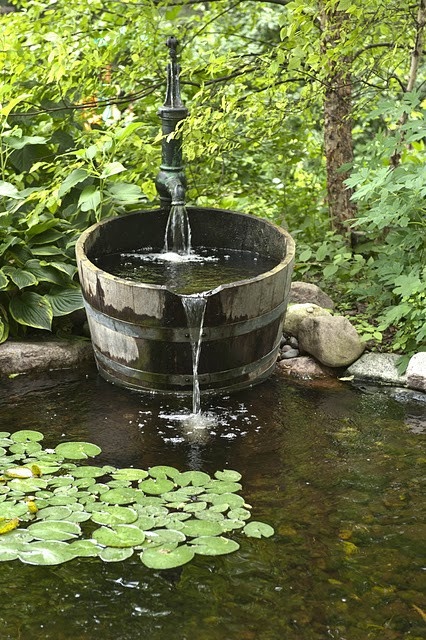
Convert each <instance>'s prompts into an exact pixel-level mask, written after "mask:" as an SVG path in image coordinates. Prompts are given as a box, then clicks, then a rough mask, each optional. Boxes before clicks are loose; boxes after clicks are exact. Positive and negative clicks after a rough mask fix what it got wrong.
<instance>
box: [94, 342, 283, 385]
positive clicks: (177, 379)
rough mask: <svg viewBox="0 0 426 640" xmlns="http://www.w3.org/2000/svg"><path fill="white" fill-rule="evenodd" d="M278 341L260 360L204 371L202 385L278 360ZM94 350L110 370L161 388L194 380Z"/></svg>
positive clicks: (118, 374)
mask: <svg viewBox="0 0 426 640" xmlns="http://www.w3.org/2000/svg"><path fill="white" fill-rule="evenodd" d="M279 342H280V341H278V342H277V343H276V344H275V346H274V348H273V349H272V350H271V351H270V352H269V353H267V354H266V355H265V356H262V358H259V360H256V361H255V362H251V363H250V364H246V365H243V366H242V367H235V368H234V369H226V370H225V371H217V372H214V373H203V374H200V375H199V376H198V381H199V383H200V385H205V384H214V383H215V382H223V381H226V380H232V379H235V378H238V377H239V376H243V375H247V374H250V373H252V372H253V371H257V370H261V369H262V367H265V366H269V364H270V362H273V361H274V360H276V357H277V354H278V348H279ZM94 352H95V356H96V359H97V361H98V363H99V364H100V365H104V366H106V367H108V369H109V370H110V371H114V372H116V373H117V376H127V377H128V378H132V379H134V380H140V381H141V382H146V383H147V384H151V385H153V386H154V387H155V386H157V388H160V387H161V386H162V385H164V386H165V387H171V386H178V387H179V386H180V387H184V386H186V387H187V386H188V385H191V384H192V382H193V376H192V375H190V374H167V373H155V372H151V371H140V370H139V369H135V368H133V367H129V366H127V365H124V364H121V363H119V362H115V361H114V360H112V359H111V358H109V357H108V356H106V355H105V354H104V353H101V352H100V351H99V349H97V348H96V347H95V346H94Z"/></svg>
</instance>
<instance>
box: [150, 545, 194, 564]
mask: <svg viewBox="0 0 426 640" xmlns="http://www.w3.org/2000/svg"><path fill="white" fill-rule="evenodd" d="M194 555H195V552H194V549H192V548H191V547H189V546H188V545H181V546H180V547H176V548H175V549H168V548H167V546H161V547H155V548H153V549H145V551H143V552H142V553H141V554H140V559H141V561H142V563H143V564H144V565H145V566H146V567H148V568H149V569H173V568H175V567H180V566H182V565H184V564H186V563H187V562H189V561H190V560H192V558H193V557H194Z"/></svg>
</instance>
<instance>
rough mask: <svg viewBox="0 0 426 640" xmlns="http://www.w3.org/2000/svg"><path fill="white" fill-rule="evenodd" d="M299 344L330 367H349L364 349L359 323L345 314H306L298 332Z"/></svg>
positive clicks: (302, 348)
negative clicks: (354, 324)
mask: <svg viewBox="0 0 426 640" xmlns="http://www.w3.org/2000/svg"><path fill="white" fill-rule="evenodd" d="M298 339H299V346H300V349H301V350H302V351H305V352H307V353H310V354H311V355H312V356H314V358H316V359H317V360H319V362H321V363H322V364H325V365H326V366H327V367H347V366H348V365H349V364H352V362H354V361H355V360H357V359H358V358H359V357H360V355H361V354H362V352H363V351H364V348H365V345H364V344H363V343H362V342H361V339H360V337H359V335H358V332H357V330H356V329H355V327H354V326H353V325H352V324H351V323H350V322H349V320H348V319H347V318H344V317H343V316H331V315H328V316H318V317H309V318H305V319H304V320H303V321H302V322H301V324H300V326H299V332H298Z"/></svg>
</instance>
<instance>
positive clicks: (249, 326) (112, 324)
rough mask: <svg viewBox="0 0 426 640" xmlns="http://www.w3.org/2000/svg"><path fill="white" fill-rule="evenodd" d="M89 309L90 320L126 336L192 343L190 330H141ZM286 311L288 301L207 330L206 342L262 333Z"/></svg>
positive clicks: (204, 329) (204, 337) (167, 328)
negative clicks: (252, 332)
mask: <svg viewBox="0 0 426 640" xmlns="http://www.w3.org/2000/svg"><path fill="white" fill-rule="evenodd" d="M85 307H86V312H87V315H88V317H89V319H93V320H94V321H95V322H97V323H98V324H101V325H102V326H104V327H107V328H108V329H111V330H112V331H115V332H117V333H120V334H123V335H125V336H130V337H132V338H141V339H143V340H158V341H161V342H189V339H190V338H189V332H188V327H152V326H151V327H147V326H140V325H137V324H133V323H131V322H126V321H124V320H119V319H118V318H113V317H111V316H108V315H106V314H105V313H102V311H98V310H97V309H94V308H93V307H92V306H91V305H90V304H88V303H87V302H86V303H85ZM286 307H287V300H286V299H284V300H283V301H282V302H281V303H280V304H279V305H278V306H276V307H275V308H274V309H272V310H271V311H268V312H267V313H264V314H263V315H260V316H257V317H256V318H250V319H249V320H241V321H240V322H233V323H229V324H223V325H219V326H215V327H203V332H202V338H203V340H204V341H205V342H208V341H210V340H223V339H224V338H231V337H234V336H240V335H243V334H245V333H250V332H251V331H255V330H256V329H261V328H263V327H265V326H267V325H268V324H270V323H271V322H273V321H274V320H276V319H277V318H279V317H280V316H281V315H282V314H283V313H284V311H285V309H286Z"/></svg>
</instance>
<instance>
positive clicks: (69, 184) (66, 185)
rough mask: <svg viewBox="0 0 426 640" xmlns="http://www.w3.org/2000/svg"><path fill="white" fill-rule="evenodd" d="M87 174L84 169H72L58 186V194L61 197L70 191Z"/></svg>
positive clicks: (84, 178)
mask: <svg viewBox="0 0 426 640" xmlns="http://www.w3.org/2000/svg"><path fill="white" fill-rule="evenodd" d="M88 176H89V174H88V172H87V171H86V169H74V170H73V171H71V173H70V174H69V175H68V176H67V177H66V178H65V180H64V181H63V183H62V184H61V186H60V187H59V192H58V195H59V197H60V198H62V197H63V196H64V195H65V194H66V193H68V191H70V190H71V189H72V188H73V187H75V185H76V184H79V183H80V182H83V180H86V178H87V177H88Z"/></svg>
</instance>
